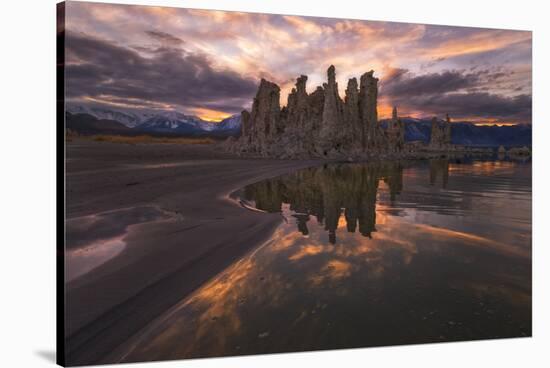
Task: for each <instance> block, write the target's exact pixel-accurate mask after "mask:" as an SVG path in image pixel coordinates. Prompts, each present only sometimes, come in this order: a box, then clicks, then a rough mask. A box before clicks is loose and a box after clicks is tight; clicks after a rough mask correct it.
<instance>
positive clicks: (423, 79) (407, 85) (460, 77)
mask: <svg viewBox="0 0 550 368" xmlns="http://www.w3.org/2000/svg"><path fill="white" fill-rule="evenodd" d="M478 80H479V76H478V74H475V73H470V74H463V73H461V72H459V71H456V70H455V71H445V72H442V73H432V74H424V75H419V76H411V75H410V72H409V71H408V70H406V69H396V70H395V71H394V72H393V73H391V74H390V75H388V76H386V78H385V79H384V80H382V82H381V90H382V91H381V92H382V93H384V94H387V95H389V96H411V95H412V96H414V95H426V94H436V93H446V92H452V91H457V90H461V89H464V88H468V87H473V86H475V85H476V83H477V82H478Z"/></svg>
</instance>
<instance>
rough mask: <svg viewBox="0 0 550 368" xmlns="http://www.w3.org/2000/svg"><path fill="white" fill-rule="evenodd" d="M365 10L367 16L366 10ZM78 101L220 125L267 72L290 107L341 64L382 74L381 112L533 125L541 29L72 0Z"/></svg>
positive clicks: (353, 72)
mask: <svg viewBox="0 0 550 368" xmlns="http://www.w3.org/2000/svg"><path fill="white" fill-rule="evenodd" d="M358 16H362V15H361V14H358ZM66 31H67V32H66V47H67V49H66V78H67V100H68V102H69V103H71V104H82V105H101V106H106V107H111V108H115V109H121V110H131V109H144V110H152V109H163V110H177V111H180V112H183V113H186V114H194V115H198V116H200V117H201V118H204V119H207V120H220V119H222V118H225V117H227V116H229V115H232V114H235V113H239V112H240V111H241V110H242V109H243V108H248V109H249V108H250V106H251V103H252V98H253V97H254V95H255V93H256V89H257V86H258V84H259V80H260V78H262V77H263V78H266V79H268V80H271V81H273V82H275V83H277V84H278V85H279V86H280V87H281V89H282V93H281V104H282V105H285V104H286V99H287V95H288V92H289V91H290V89H291V88H292V86H293V85H294V83H295V79H296V77H298V76H299V75H300V74H305V75H307V76H308V77H309V79H308V82H307V90H308V92H311V91H313V90H314V89H315V87H316V86H318V85H321V84H322V83H323V82H324V81H325V80H326V70H327V68H328V67H329V66H330V65H331V64H333V65H334V66H335V67H336V76H337V82H338V85H339V92H340V96H341V97H342V98H343V97H344V91H345V88H346V85H347V80H348V78H351V77H359V76H360V75H361V74H363V73H364V72H366V71H369V70H371V69H372V70H374V71H375V76H377V77H378V78H380V82H379V83H380V89H379V114H380V116H381V117H382V118H384V117H388V116H389V115H390V114H391V106H393V105H396V106H397V107H398V109H399V114H400V115H401V116H413V117H428V116H433V115H438V116H440V117H443V116H444V115H445V114H446V113H448V114H450V115H451V117H453V118H454V119H456V120H471V121H474V122H478V123H528V124H530V123H531V74H532V70H531V32H527V31H509V30H495V29H481V28H461V27H447V26H435V25H422V24H406V23H391V22H373V21H362V20H345V19H330V18H315V17H301V16H285V15H269V14H252V13H237V12H221V11H203V10H190V9H179V8H160V7H150V6H127V5H112V4H98V3H79V2H70V1H69V2H67V4H66Z"/></svg>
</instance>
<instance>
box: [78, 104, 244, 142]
mask: <svg viewBox="0 0 550 368" xmlns="http://www.w3.org/2000/svg"><path fill="white" fill-rule="evenodd" d="M67 112H69V113H71V114H73V115H75V114H87V115H91V116H93V117H95V118H97V119H98V120H113V121H117V122H119V123H121V124H123V125H125V126H127V127H129V128H132V129H133V130H136V131H138V130H139V131H145V132H154V133H174V134H193V135H197V134H198V135H209V134H213V135H220V134H221V135H231V134H237V133H238V132H239V131H240V126H241V117H240V115H233V116H230V117H228V118H226V119H224V120H222V121H221V122H219V123H215V122H210V121H206V120H203V119H201V118H199V117H197V116H194V115H185V114H182V113H180V112H178V111H150V112H133V111H123V110H114V109H106V108H101V107H89V106H69V107H68V108H67Z"/></svg>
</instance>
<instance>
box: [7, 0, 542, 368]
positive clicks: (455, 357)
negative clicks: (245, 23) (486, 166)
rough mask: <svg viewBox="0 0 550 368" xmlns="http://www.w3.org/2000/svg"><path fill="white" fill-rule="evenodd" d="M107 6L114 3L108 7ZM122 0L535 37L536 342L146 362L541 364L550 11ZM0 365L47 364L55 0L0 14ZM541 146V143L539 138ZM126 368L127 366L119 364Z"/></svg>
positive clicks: (460, 1) (420, 1)
mask: <svg viewBox="0 0 550 368" xmlns="http://www.w3.org/2000/svg"><path fill="white" fill-rule="evenodd" d="M106 2H115V1H106ZM118 2H119V3H134V4H149V5H170V6H180V7H192V8H203V9H221V10H241V11H253V12H266V13H279V14H297V15H317V16H328V17H339V18H359V19H369V20H391V21H404V22H416V23H435V24H447V25H463V26H480V27H493V28H513V29H525V30H533V31H534V33H533V112H534V116H533V145H534V159H533V164H534V175H533V179H534V182H533V191H534V197H533V199H534V202H533V208H534V218H533V225H534V228H533V234H534V238H533V239H534V241H533V243H534V244H533V245H534V255H533V261H534V262H533V269H534V283H533V285H534V289H533V294H534V319H533V321H534V327H533V334H534V337H533V338H524V339H508V340H495V341H482V342H470V343H445V344H431V345H417V346H406V347H388V348H368V349H355V350H341V351H328V352H318V353H299V354H296V353H295V354H278V355H264V356H254V357H244V358H223V359H222V358H220V359H203V360H194V361H175V362H165V363H150V364H145V365H140V366H143V367H176V366H177V367H204V368H205V367H220V366H224V367H225V366H228V367H239V368H247V367H251V368H252V367H254V368H257V367H281V366H289V367H309V366H313V367H319V368H323V367H331V368H332V367H348V366H366V365H369V366H371V367H377V366H378V367H379V366H384V367H386V366H390V367H392V366H406V367H423V368H425V367H470V366H471V367H519V366H521V367H524V366H525V367H549V366H550V357H549V355H550V323H549V321H550V304H549V298H548V293H549V291H550V286H548V282H549V281H550V277H549V271H548V270H549V268H550V257H549V247H550V244H548V241H547V240H548V239H549V230H548V229H549V227H550V226H549V225H550V224H549V220H548V219H547V218H545V216H546V215H547V213H546V211H545V210H547V209H548V208H550V203H549V200H548V199H549V194H548V188H549V187H548V184H549V183H548V179H547V178H548V175H547V170H548V163H550V161H549V160H548V159H549V145H550V135H549V129H550V121H549V119H548V117H549V116H550V111H549V106H550V96H549V93H548V85H549V84H550V78H549V73H548V70H549V69H550V57H549V56H550V55H549V45H550V32H549V26H548V24H549V23H550V16H549V14H550V11H549V10H548V3H547V2H545V1H540V0H539V1H528V0H523V1H517V0H516V1H505V0H473V1H472V0H451V1H444V0H400V1H397V0H395V1H391V0H385V1H382V0H379V1H376V2H369V1H366V0H355V1H352V0H337V1H330V2H322V1H321V0H316V1H304V0H300V1H299V0H276V1H275V0H264V1H259V0H231V1H229V0H225V1H223V0H218V1H214V0H203V1H200V0H197V1H181V0H180V1H175V0H173V1H167V0H164V1H158V0H157V1H154V0H142V1H139V0H132V1H118ZM0 27H1V33H0V35H1V43H0V63H1V68H0V71H1V78H0V101H1V102H0V107H1V110H0V150H1V152H0V159H1V161H0V162H1V165H2V166H1V171H0V173H1V174H0V186H1V187H0V188H1V190H0V193H1V195H2V197H1V198H2V200H1V202H0V216H1V222H0V238H1V242H0V247H1V253H0V260H1V261H0V262H1V264H0V272H1V273H2V274H1V277H0V282H1V289H0V291H1V294H0V295H1V297H0V298H1V299H0V308H1V311H0V318H1V323H0V339H1V341H0V351H1V353H0V366H2V367H19V366H21V367H41V366H47V365H50V366H51V365H52V364H54V363H53V362H54V357H55V0H37V1H30V0H22V1H18V0H11V1H4V2H2V6H1V8H0ZM545 141H546V142H549V143H546V144H545ZM125 366H128V365H125Z"/></svg>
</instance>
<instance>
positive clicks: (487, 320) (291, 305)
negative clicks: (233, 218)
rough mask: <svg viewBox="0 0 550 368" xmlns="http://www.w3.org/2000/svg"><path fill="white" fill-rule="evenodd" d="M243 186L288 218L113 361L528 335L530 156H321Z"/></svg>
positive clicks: (249, 196)
mask: <svg viewBox="0 0 550 368" xmlns="http://www.w3.org/2000/svg"><path fill="white" fill-rule="evenodd" d="M239 195H240V196H241V199H242V201H243V202H244V204H246V205H249V206H254V207H256V208H258V209H260V210H263V211H268V212H281V213H282V215H283V216H284V219H285V222H284V223H283V224H282V225H281V226H279V227H278V228H277V230H276V231H275V233H274V234H273V236H272V237H271V239H270V240H269V241H268V242H267V243H266V244H264V245H263V246H261V247H259V248H258V249H256V250H255V251H253V252H252V253H251V254H249V255H248V256H247V257H245V258H243V259H242V260H240V261H239V262H237V263H235V264H234V265H232V266H231V267H229V268H228V269H227V270H226V271H224V272H223V273H222V274H221V275H219V276H218V277H217V278H215V279H214V280H212V281H211V282H209V283H208V284H206V285H205V286H204V287H203V288H201V289H200V290H199V291H198V292H196V293H195V294H194V295H192V296H191V297H190V298H187V299H184V300H182V302H181V303H180V304H179V305H177V306H176V307H175V308H173V310H171V311H170V312H168V313H167V314H166V315H164V316H162V317H161V318H159V319H158V320H157V321H155V322H154V323H153V324H152V325H151V326H150V327H149V328H148V329H147V330H146V331H145V332H144V333H142V334H141V335H140V336H139V337H137V338H135V339H134V340H133V341H132V342H131V346H130V347H129V349H128V350H127V351H126V353H125V354H124V356H123V358H122V359H121V360H125V361H137V360H155V359H170V358H184V357H186V358H189V357H211V356H222V355H240V354H255V353H273V352H287V351H302V350H316V349H333V348H351V347H365V346H379V345H393V344H408V343H426V342H438V341H458V340H470V339H485V338H499V337H500V338H502V337H518V336H530V335H531V164H530V163H516V162H507V161H486V162H479V161H472V162H464V161H461V162H453V161H451V162H449V161H448V160H445V159H439V160H432V161H430V162H420V163H384V164H368V165H367V164H342V165H328V166H324V167H319V168H311V169H305V170H301V171H298V172H295V173H292V174H290V175H286V176H283V177H278V178H274V179H270V180H266V181H264V182H260V183H257V184H253V185H250V186H248V187H246V188H244V189H243V190H242V191H241V192H240V193H239ZM244 210H246V209H243V211H244Z"/></svg>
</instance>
